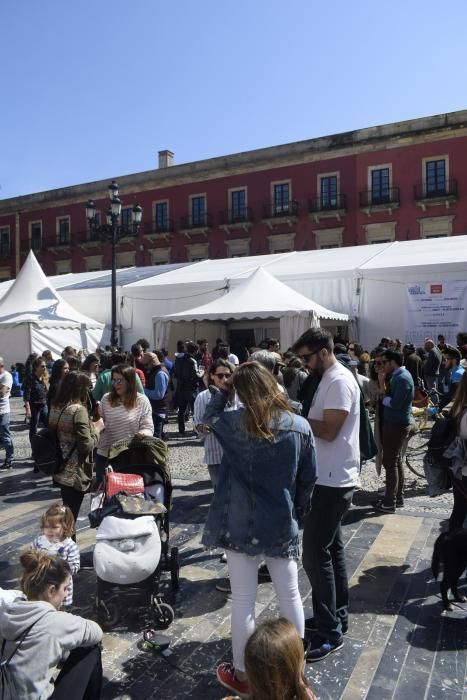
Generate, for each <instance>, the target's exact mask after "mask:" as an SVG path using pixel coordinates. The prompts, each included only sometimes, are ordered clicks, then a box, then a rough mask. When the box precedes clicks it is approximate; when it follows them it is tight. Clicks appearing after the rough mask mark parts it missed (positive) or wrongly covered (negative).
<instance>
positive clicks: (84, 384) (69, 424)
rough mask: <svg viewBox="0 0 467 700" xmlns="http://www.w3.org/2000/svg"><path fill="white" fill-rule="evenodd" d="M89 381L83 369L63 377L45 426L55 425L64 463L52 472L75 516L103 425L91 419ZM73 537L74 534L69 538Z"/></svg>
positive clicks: (88, 483)
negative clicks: (47, 423) (55, 472)
mask: <svg viewBox="0 0 467 700" xmlns="http://www.w3.org/2000/svg"><path fill="white" fill-rule="evenodd" d="M90 387H91V381H90V379H89V377H88V375H87V374H85V373H84V372H68V374H65V375H64V376H63V379H62V381H61V383H60V386H59V389H58V392H57V395H56V397H55V400H54V402H53V403H52V409H51V411H50V416H49V426H50V427H51V428H55V429H56V431H57V435H58V441H59V443H60V448H61V452H62V456H63V458H64V460H65V466H64V468H63V469H62V471H60V472H58V473H57V474H54V482H55V483H56V484H58V486H59V487H60V491H61V494H62V500H63V505H64V506H68V508H69V509H70V510H71V512H72V513H73V517H74V519H75V523H76V520H77V519H78V513H79V509H80V508H81V503H82V502H83V498H84V494H85V493H86V492H87V491H89V488H90V486H91V482H92V477H93V451H94V448H95V447H96V445H97V442H98V439H99V433H100V432H101V430H102V429H103V427H104V424H103V422H102V420H100V419H99V420H98V421H95V422H92V421H91V419H90V417H89V414H88V409H87V402H88V394H89V389H90ZM73 539H74V537H73Z"/></svg>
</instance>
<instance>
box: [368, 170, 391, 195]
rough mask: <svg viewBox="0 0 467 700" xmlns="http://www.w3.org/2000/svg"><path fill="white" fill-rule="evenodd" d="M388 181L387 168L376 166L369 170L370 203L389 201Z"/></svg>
mask: <svg viewBox="0 0 467 700" xmlns="http://www.w3.org/2000/svg"><path fill="white" fill-rule="evenodd" d="M389 183H390V178H389V168H378V169H374V170H372V171H371V203H372V204H384V203H385V202H389Z"/></svg>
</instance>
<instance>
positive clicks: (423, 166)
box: [422, 153, 449, 197]
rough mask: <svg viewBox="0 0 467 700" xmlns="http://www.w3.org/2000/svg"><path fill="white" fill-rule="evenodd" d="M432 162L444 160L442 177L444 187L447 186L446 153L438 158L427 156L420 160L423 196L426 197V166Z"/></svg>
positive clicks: (447, 164)
mask: <svg viewBox="0 0 467 700" xmlns="http://www.w3.org/2000/svg"><path fill="white" fill-rule="evenodd" d="M432 160H444V176H445V179H446V187H448V186H449V155H448V154H447V153H446V154H444V155H439V156H427V157H426V158H422V189H423V196H424V197H426V196H427V194H426V164H427V163H429V162H430V161H432Z"/></svg>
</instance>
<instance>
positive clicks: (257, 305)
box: [164, 267, 349, 321]
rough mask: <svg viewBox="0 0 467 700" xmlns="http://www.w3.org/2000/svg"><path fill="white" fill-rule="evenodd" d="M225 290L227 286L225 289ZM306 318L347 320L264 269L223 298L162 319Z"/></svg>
mask: <svg viewBox="0 0 467 700" xmlns="http://www.w3.org/2000/svg"><path fill="white" fill-rule="evenodd" d="M226 288H227V287H226ZM297 315H298V316H309V315H314V316H315V317H316V318H327V319H332V320H335V321H348V320H349V317H348V315H347V314H338V313H336V312H334V311H330V310H329V309H325V308H324V306H320V304H316V303H315V302H313V301H311V300H310V299H307V297H305V296H303V294H300V293H299V292H296V291H294V290H293V289H291V288H290V287H288V286H287V285H286V284H284V283H283V282H280V281H279V280H278V279H276V278H275V277H273V276H272V275H271V274H269V272H267V270H265V269H264V268H263V267H258V268H257V269H256V270H255V272H254V273H253V274H252V275H251V276H250V277H248V278H247V279H246V280H245V281H243V282H242V284H240V285H239V286H238V287H235V288H234V289H231V290H230V291H228V292H227V294H225V295H224V296H221V297H219V298H218V299H215V300H214V301H211V302H209V303H208V304H203V305H202V306H199V307H197V308H194V309H189V310H188V311H180V312H178V313H175V314H168V315H167V316H164V320H165V321H217V320H219V319H223V320H230V319H253V318H281V317H283V316H297Z"/></svg>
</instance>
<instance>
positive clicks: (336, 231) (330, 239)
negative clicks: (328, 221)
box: [313, 226, 344, 250]
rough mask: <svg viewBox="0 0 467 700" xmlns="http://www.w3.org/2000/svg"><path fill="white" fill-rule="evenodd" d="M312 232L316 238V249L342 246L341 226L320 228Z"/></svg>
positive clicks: (342, 231)
mask: <svg viewBox="0 0 467 700" xmlns="http://www.w3.org/2000/svg"><path fill="white" fill-rule="evenodd" d="M313 233H314V235H315V238H316V248H317V249H318V250H322V249H323V248H328V247H329V246H333V247H336V248H342V246H343V233H344V227H343V226H339V227H338V228H320V229H316V230H314V231H313Z"/></svg>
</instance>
